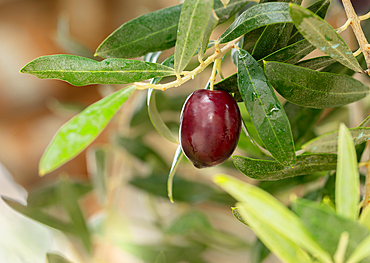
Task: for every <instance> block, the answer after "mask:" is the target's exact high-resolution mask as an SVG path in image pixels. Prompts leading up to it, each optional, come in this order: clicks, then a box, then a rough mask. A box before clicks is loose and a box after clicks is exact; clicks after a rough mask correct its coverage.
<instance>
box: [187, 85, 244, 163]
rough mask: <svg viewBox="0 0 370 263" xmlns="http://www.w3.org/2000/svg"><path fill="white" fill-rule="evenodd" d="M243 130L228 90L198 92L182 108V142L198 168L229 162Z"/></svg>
mask: <svg viewBox="0 0 370 263" xmlns="http://www.w3.org/2000/svg"><path fill="white" fill-rule="evenodd" d="M240 129H241V117H240V111H239V108H238V105H237V103H236V101H235V100H234V98H233V97H232V96H231V95H230V94H229V93H227V92H226V91H222V90H215V91H212V90H205V89H203V90H197V91H195V92H193V93H192V94H190V96H189V97H188V98H187V100H186V102H185V104H184V106H183V108H182V111H181V119H180V143H181V147H182V150H183V152H184V154H185V156H186V157H187V158H188V159H189V160H190V161H191V162H192V163H193V165H194V166H195V167H197V168H204V167H210V166H214V165H218V164H221V163H223V162H224V161H226V160H227V159H228V158H229V157H230V155H231V154H232V153H233V152H234V150H235V148H236V145H237V143H238V140H239V135H240Z"/></svg>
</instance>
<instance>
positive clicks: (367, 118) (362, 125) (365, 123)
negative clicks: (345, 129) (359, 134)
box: [358, 115, 370, 127]
mask: <svg viewBox="0 0 370 263" xmlns="http://www.w3.org/2000/svg"><path fill="white" fill-rule="evenodd" d="M369 124H370V115H369V116H367V117H366V119H365V120H363V121H362V122H361V124H360V125H359V126H358V127H367V126H369Z"/></svg>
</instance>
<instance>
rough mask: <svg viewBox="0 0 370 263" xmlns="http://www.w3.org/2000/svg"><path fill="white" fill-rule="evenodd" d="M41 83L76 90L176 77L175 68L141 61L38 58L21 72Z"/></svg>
mask: <svg viewBox="0 0 370 263" xmlns="http://www.w3.org/2000/svg"><path fill="white" fill-rule="evenodd" d="M21 73H27V74H32V75H34V76H36V77H38V78H40V79H59V80H64V81H66V82H68V83H70V84H72V85H75V86H84V85H89V84H128V83H133V82H136V81H142V80H146V79H150V78H154V77H158V76H169V75H174V74H175V72H174V70H173V69H172V68H169V67H166V66H163V65H160V64H156V63H150V62H144V61H139V60H130V59H119V58H110V59H106V60H103V61H100V62H98V61H95V60H92V59H89V58H84V57H79V56H72V55H50V56H43V57H39V58H36V59H34V60H32V61H31V62H29V63H28V64H27V65H25V66H24V67H23V68H22V69H21Z"/></svg>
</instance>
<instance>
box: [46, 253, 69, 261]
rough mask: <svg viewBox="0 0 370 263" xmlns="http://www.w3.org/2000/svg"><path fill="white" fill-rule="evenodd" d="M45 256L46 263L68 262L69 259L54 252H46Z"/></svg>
mask: <svg viewBox="0 0 370 263" xmlns="http://www.w3.org/2000/svg"><path fill="white" fill-rule="evenodd" d="M46 258H47V260H48V263H70V261H69V260H67V259H65V258H64V257H62V256H61V255H58V254H55V253H47V254H46Z"/></svg>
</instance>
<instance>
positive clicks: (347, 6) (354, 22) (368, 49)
mask: <svg viewBox="0 0 370 263" xmlns="http://www.w3.org/2000/svg"><path fill="white" fill-rule="evenodd" d="M342 3H343V6H344V10H345V11H346V14H347V18H348V21H349V22H348V21H347V22H348V23H350V25H351V27H352V29H353V33H354V34H355V36H356V39H357V42H358V44H359V45H360V49H361V51H362V53H363V54H364V57H365V61H366V65H367V68H368V70H367V73H368V72H369V68H370V45H369V43H368V42H367V39H366V37H365V34H364V32H363V30H362V27H361V25H360V21H361V19H362V20H363V19H365V18H367V16H368V14H366V15H365V16H362V17H361V19H360V18H359V17H358V16H357V14H356V12H355V10H354V9H353V6H352V3H351V0H342ZM347 22H346V24H347ZM346 24H345V25H346Z"/></svg>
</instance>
